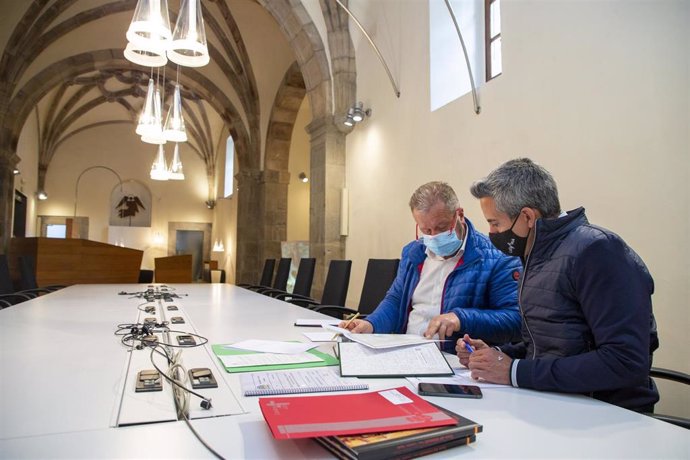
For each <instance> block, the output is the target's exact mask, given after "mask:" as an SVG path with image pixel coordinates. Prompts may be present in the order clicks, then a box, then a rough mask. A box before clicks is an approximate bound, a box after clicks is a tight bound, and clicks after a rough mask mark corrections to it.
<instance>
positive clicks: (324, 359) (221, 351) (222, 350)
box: [211, 344, 340, 373]
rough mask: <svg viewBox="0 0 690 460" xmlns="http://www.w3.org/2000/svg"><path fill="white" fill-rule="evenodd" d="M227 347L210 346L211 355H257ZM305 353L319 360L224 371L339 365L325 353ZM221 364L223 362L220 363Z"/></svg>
mask: <svg viewBox="0 0 690 460" xmlns="http://www.w3.org/2000/svg"><path fill="white" fill-rule="evenodd" d="M227 346H228V345H223V344H217V345H212V346H211V348H212V349H213V353H214V354H215V355H216V356H227V355H249V354H253V353H258V352H256V351H249V350H240V349H239V348H226V347H227ZM307 353H311V354H312V355H314V356H316V357H318V358H320V359H321V361H318V362H316V361H315V362H311V363H293V364H270V365H266V366H245V367H226V368H225V370H226V371H227V372H230V373H238V372H262V371H277V370H281V369H301V368H304V367H323V366H337V365H338V364H340V361H338V358H336V357H334V356H331V355H329V354H327V353H322V352H320V351H319V350H317V349H315V348H312V349H311V350H308V351H307ZM221 364H223V362H222V361H221Z"/></svg>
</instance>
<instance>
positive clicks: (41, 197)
mask: <svg viewBox="0 0 690 460" xmlns="http://www.w3.org/2000/svg"><path fill="white" fill-rule="evenodd" d="M36 198H38V199H39V200H41V201H44V200H47V199H48V194H47V193H46V192H44V191H43V190H41V191H39V192H38V195H37V196H36Z"/></svg>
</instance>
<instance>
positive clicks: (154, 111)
mask: <svg viewBox="0 0 690 460" xmlns="http://www.w3.org/2000/svg"><path fill="white" fill-rule="evenodd" d="M126 37H127V41H128V43H127V46H126V47H125V51H124V55H125V58H126V59H127V60H129V61H131V62H133V63H134V64H138V65H142V66H146V67H151V68H152V69H151V78H150V79H149V82H148V87H147V91H146V99H145V101H144V107H143V108H142V111H141V114H140V116H139V121H138V124H137V128H136V133H137V134H138V135H140V136H141V140H142V141H143V142H146V143H149V144H156V145H158V148H157V152H156V156H155V160H154V162H153V165H152V167H151V179H154V180H168V179H170V180H182V179H184V173H183V172H182V162H181V160H180V150H179V145H178V143H179V142H187V132H186V130H185V123H184V118H183V116H182V96H181V91H180V83H179V69H180V66H186V67H202V66H205V65H206V64H208V63H209V54H208V44H207V41H206V30H205V28H204V18H203V16H202V10H201V0H181V1H180V9H179V14H178V15H177V21H176V23H175V28H174V29H173V30H172V31H171V28H170V20H169V16H168V1H167V0H138V1H137V6H136V8H135V9H134V16H133V18H132V22H131V23H130V25H129V29H128V30H127V33H126ZM168 59H169V60H170V61H172V62H173V63H175V64H177V81H176V83H175V88H174V91H173V97H172V101H171V103H170V106H169V108H168V111H167V116H166V117H165V121H164V120H163V94H162V91H161V89H160V84H159V83H158V78H156V81H154V79H153V67H162V66H165V65H166V64H167V63H168ZM164 72H165V69H164ZM163 81H164V82H165V73H164V74H163ZM167 141H171V142H175V149H174V151H173V160H172V162H171V163H170V169H168V168H167V165H166V162H165V150H164V148H163V144H165V143H166V142H167Z"/></svg>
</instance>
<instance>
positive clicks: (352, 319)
mask: <svg viewBox="0 0 690 460" xmlns="http://www.w3.org/2000/svg"><path fill="white" fill-rule="evenodd" d="M358 316H359V312H357V313H355V314H354V316H352V318H350V319H348V320H347V322H346V323H345V326H344V327H343V329H347V327H348V326H349V325H350V323H351V322H352V321H354V320H355V319H356V318H357V317H358ZM338 334H339V332H336V333H335V335H334V336H333V338H332V339H331V340H335V339H336V337H338Z"/></svg>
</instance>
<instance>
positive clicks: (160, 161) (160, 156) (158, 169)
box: [151, 145, 169, 180]
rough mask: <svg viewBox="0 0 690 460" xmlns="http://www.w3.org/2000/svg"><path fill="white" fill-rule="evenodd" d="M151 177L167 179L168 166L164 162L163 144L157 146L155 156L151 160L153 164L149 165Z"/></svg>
mask: <svg viewBox="0 0 690 460" xmlns="http://www.w3.org/2000/svg"><path fill="white" fill-rule="evenodd" d="M151 179H153V180H168V179H169V173H168V167H167V165H166V164H165V150H163V145H159V146H158V153H157V154H156V158H155V159H154V160H153V165H151Z"/></svg>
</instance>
